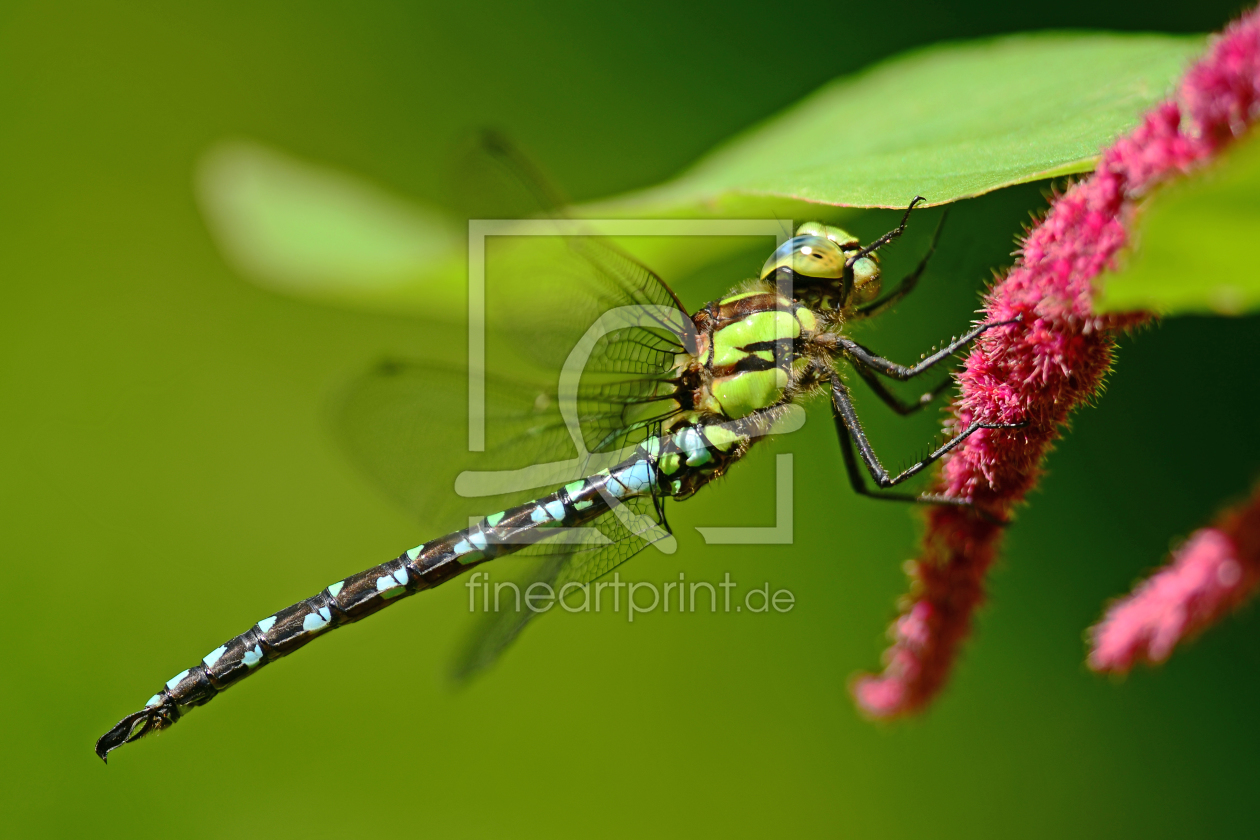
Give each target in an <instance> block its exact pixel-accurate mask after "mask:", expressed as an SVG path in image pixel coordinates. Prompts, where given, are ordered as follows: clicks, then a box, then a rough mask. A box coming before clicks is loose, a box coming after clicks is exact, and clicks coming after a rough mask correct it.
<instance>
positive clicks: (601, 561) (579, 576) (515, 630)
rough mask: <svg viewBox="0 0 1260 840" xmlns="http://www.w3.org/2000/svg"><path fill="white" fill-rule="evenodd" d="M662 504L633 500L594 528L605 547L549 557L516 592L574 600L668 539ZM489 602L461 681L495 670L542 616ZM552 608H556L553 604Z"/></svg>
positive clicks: (459, 661) (460, 666) (467, 647)
mask: <svg viewBox="0 0 1260 840" xmlns="http://www.w3.org/2000/svg"><path fill="white" fill-rule="evenodd" d="M659 502H660V500H659V499H650V498H640V499H631V500H628V501H627V502H625V504H623V505H622V506H621V509H620V510H615V511H612V512H610V513H608V514H606V515H604V516H603V517H601V518H600V519H598V520H596V522H595V529H596V530H597V531H598V532H599V533H600V534H602V535H603V536H604V537H605V538H606V539H607V542H606V543H605V544H604V545H602V546H598V547H588V548H586V549H585V550H575V551H570V552H567V553H562V554H558V555H551V556H547V557H545V558H544V559H542V560H541V561H539V562H536V563H534V564H532V565H531V566H530V567H529V568H528V569H527V570H526V571H525V573H524V574H522V575H519V576H518V577H517V579H516V580H514V581H513V583H514V584H515V585H516V587H517V591H519V592H522V593H524V592H526V591H528V589H529V587H530V586H532V585H534V584H538V583H541V584H546V585H547V586H548V587H550V591H551V592H554V593H556V595H557V596H559V597H561V598H564V597H565V596H575V595H576V594H577V593H576V591H575V590H576V588H577V587H581V586H584V585H585V584H589V583H590V582H592V581H594V580H597V579H598V578H601V577H603V576H604V575H606V574H608V573H609V572H611V571H612V570H613V569H615V568H617V567H618V566H620V565H621V564H622V563H624V562H626V561H627V560H629V559H630V558H631V557H633V556H634V555H636V554H638V553H639V552H640V551H642V550H643V549H644V548H646V547H647V546H649V545H651V544H652V543H654V542H657V541H659V540H663V539H665V538H667V537H669V528H668V526H667V525H666V524H665V523H664V519H663V517H660V516H659ZM539 591H542V592H545V591H547V590H539ZM585 596H586V597H589V592H587V593H585ZM490 603H491V605H492V610H488V611H487V612H486V613H485V614H484V615H483V616H482V617H481V619H480V620H479V621H478V623H477V626H476V627H474V628H473V630H472V632H471V633H469V635H468V639H467V642H466V643H465V644H464V646H463V647H462V648H461V649H460V651H459V652H458V654H457V655H456V657H455V660H454V662H453V665H452V668H451V675H452V676H453V677H454V678H455V679H456V680H457V681H459V682H466V681H468V680H471V679H473V678H474V677H476V676H477V675H478V674H480V673H481V672H482V671H484V670H486V669H487V668H489V667H490V666H492V665H493V664H494V663H495V662H496V661H497V660H498V658H499V656H500V655H502V653H503V651H504V650H506V649H507V648H508V646H509V645H511V643H512V642H513V641H515V639H516V637H517V636H518V635H519V634H520V632H521V631H522V630H524V629H525V627H526V625H528V624H529V622H530V621H532V620H533V619H535V618H537V617H538V616H539V615H541V614H542V613H540V612H536V611H535V610H533V609H531V608H530V607H529V606H528V604H526V602H525V601H524V600H523V599H522V600H521V601H520V602H519V603H518V601H517V599H516V598H515V596H513V597H511V598H510V599H508V600H498V599H497V598H496V599H494V600H492V601H491V602H490ZM551 609H555V605H554V604H553V606H552V607H551ZM548 611H550V610H548Z"/></svg>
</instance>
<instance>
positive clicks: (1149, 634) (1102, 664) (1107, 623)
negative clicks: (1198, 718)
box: [1089, 489, 1260, 672]
mask: <svg viewBox="0 0 1260 840" xmlns="http://www.w3.org/2000/svg"><path fill="white" fill-rule="evenodd" d="M1258 585H1260V489H1257V491H1256V493H1255V495H1253V496H1252V498H1251V500H1250V501H1249V502H1247V503H1246V504H1245V505H1242V506H1240V507H1238V508H1235V509H1234V510H1231V511H1230V512H1228V513H1226V514H1225V515H1224V516H1222V517H1220V518H1219V519H1218V520H1217V521H1216V522H1215V523H1214V524H1213V525H1212V526H1211V527H1208V528H1203V529H1200V530H1198V531H1195V532H1194V533H1193V534H1191V535H1190V539H1188V540H1187V541H1186V543H1185V544H1184V545H1182V546H1181V548H1179V549H1177V550H1176V551H1175V552H1173V556H1172V560H1171V562H1170V563H1169V564H1168V565H1167V566H1165V567H1164V568H1163V569H1161V570H1160V571H1158V572H1156V573H1155V574H1154V575H1152V576H1151V577H1150V578H1149V579H1147V580H1146V581H1145V582H1143V583H1141V584H1140V585H1139V586H1138V587H1137V588H1136V589H1135V590H1134V591H1133V594H1131V595H1129V596H1128V597H1127V598H1125V599H1124V600H1122V601H1120V602H1118V603H1117V604H1115V605H1114V606H1112V607H1111V609H1109V610H1108V611H1107V614H1106V616H1104V617H1103V620H1102V621H1100V622H1099V623H1098V624H1097V625H1095V626H1094V627H1093V629H1091V630H1090V640H1091V649H1090V653H1089V667H1091V668H1093V669H1094V670H1095V671H1114V672H1124V671H1127V670H1129V668H1130V667H1132V666H1133V664H1134V663H1135V662H1152V663H1154V662H1163V661H1164V660H1165V659H1167V658H1168V655H1169V654H1171V653H1172V651H1173V648H1174V647H1175V646H1176V645H1177V643H1178V642H1181V641H1184V640H1186V639H1189V638H1191V637H1193V636H1195V635H1197V634H1198V633H1199V632H1201V631H1202V630H1204V629H1205V628H1207V627H1210V626H1212V625H1213V624H1215V623H1216V622H1217V621H1219V620H1220V619H1221V618H1222V617H1223V616H1225V615H1227V614H1229V613H1230V612H1232V611H1233V610H1235V609H1237V608H1238V607H1239V606H1240V605H1241V604H1243V603H1244V602H1245V601H1247V600H1248V598H1249V597H1250V596H1252V595H1253V594H1255V591H1256V588H1257V586H1258Z"/></svg>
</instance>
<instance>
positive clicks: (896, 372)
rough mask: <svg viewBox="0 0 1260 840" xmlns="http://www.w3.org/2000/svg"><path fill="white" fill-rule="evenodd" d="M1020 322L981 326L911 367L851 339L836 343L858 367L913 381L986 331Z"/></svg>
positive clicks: (1015, 319) (1012, 320)
mask: <svg viewBox="0 0 1260 840" xmlns="http://www.w3.org/2000/svg"><path fill="white" fill-rule="evenodd" d="M1020 320H1021V319H1019V318H1013V319H1011V320H1010V321H998V322H997V323H994V324H981V325H980V326H978V327H976V328H975V329H973V330H971V331H970V332H968V333H966V334H964V335H962V336H960V337H959V338H956V339H954V340H953V341H951V342H950V343H949V344H947V345H945V346H944V347H942V348H941V349H940V350H937V351H936V352H935V353H933V354H932V355H930V356H928V357H927V358H926V359H924V360H923V361H921V362H919V363H918V364H915V365H909V366H907V365H899V364H897V363H896V362H890V361H888V360H887V359H885V358H884V357H883V356H877V355H875V354H874V353H872V352H871V351H870V350H867V349H866V348H865V347H863V346H862V345H861V344H858V343H857V342H856V341H854V340H853V339H851V338H846V337H845V336H837V339H836V341H837V344H838V345H839V347H840V349H841V351H842V352H843V353H844V354H845V355H846V356H848V357H849V358H850V359H852V360H853V361H854V362H856V363H857V364H858V365H861V366H863V367H867V368H870V369H871V370H873V371H875V372H876V373H879V374H882V375H884V376H887V377H889V378H891V379H900V380H903V381H904V380H906V379H913V378H914V377H916V376H918V375H919V374H920V373H923V371H925V370H927V369H928V368H930V367H932V366H933V365H935V364H936V363H938V362H940V361H942V360H943V359H948V358H949V357H950V356H952V355H954V353H956V352H958V350H959V349H960V348H962V347H964V346H965V345H967V344H968V343H969V342H971V341H972V340H973V339H974V338H975V337H976V336H978V335H980V334H981V333H983V332H985V331H986V330H991V329H993V328H994V327H1004V326H1007V325H1008V324H1018V323H1019V322H1020Z"/></svg>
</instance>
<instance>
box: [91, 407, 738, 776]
mask: <svg viewBox="0 0 1260 840" xmlns="http://www.w3.org/2000/svg"><path fill="white" fill-rule="evenodd" d="M740 429H741V430H742V425H741V426H740ZM746 443H747V437H746V436H745V435H743V434H742V432H740V431H732V430H731V429H729V428H726V427H725V426H710V427H703V426H694V427H691V426H688V427H684V428H682V429H679V430H676V431H675V432H674V433H672V434H671V435H670V436H667V437H650V438H648V439H647V440H645V441H644V442H643V443H642V444H640V445H639V447H638V450H637V451H636V453H635V454H634V456H632V457H631V458H629V459H627V460H625V461H623V462H621V463H620V464H618V465H617V466H616V467H613V468H612V469H610V470H604V471H602V472H600V473H597V474H596V475H593V476H589V477H587V478H584V479H581V480H579V481H574V482H572V483H570V484H566V485H565V486H564V487H562V488H561V489H560V490H557V491H556V492H554V493H552V494H550V495H548V496H543V497H541V498H539V499H536V500H534V501H531V502H527V503H525V504H523V505H520V506H518V507H514V508H511V509H509V510H506V511H503V512H501V513H496V514H492V515H490V516H487V517H486V518H484V519H482V520H481V521H480V522H478V523H477V524H476V525H473V526H472V527H469V528H466V529H465V530H463V531H456V532H455V533H453V534H448V535H447V536H445V537H442V538H441V539H439V540H436V541H433V542H428V543H425V544H423V545H419V546H416V547H415V548H412V549H410V550H408V551H406V552H404V553H403V554H401V555H399V556H398V557H396V558H395V559H393V560H391V561H389V562H388V563H382V564H381V565H379V566H374V567H372V568H370V569H367V570H366V571H362V572H359V573H358V574H355V575H351V576H350V577H347V578H345V579H343V580H339V581H337V582H336V583H334V584H332V585H330V586H328V587H326V588H325V589H324V590H323V591H321V592H320V593H319V594H317V595H315V596H313V597H310V598H307V599H305V600H302V601H299V602H297V603H296V604H293V605H292V606H290V607H286V608H285V609H283V610H281V611H279V612H277V613H276V614H275V615H271V616H268V617H267V618H264V619H263V620H262V621H260V622H258V623H257V624H255V625H254V626H253V627H251V628H250V629H249V630H247V631H245V632H244V633H242V634H240V635H239V636H236V637H235V638H233V639H231V640H229V641H228V642H226V643H225V644H223V645H220V646H219V647H217V648H215V649H214V650H212V651H210V653H208V654H206V656H205V657H204V658H202V660H201V662H200V663H199V664H198V665H195V666H193V667H192V668H189V669H187V670H185V671H181V672H180V673H178V674H176V675H175V676H174V677H171V678H170V679H169V680H167V681H166V685H165V686H164V687H163V688H162V690H161V691H159V692H158V693H157V694H155V695H153V697H151V698H150V699H149V701H148V703H146V704H145V707H144V708H143V709H141V710H140V711H138V712H135V713H133V714H130V715H128V716H127V717H125V718H123V719H122V720H121V721H119V722H118V724H117V725H115V726H114V727H113V728H112V729H110V731H109V732H107V733H105V735H103V736H102V737H101V738H100V740H98V741H97V743H96V754H97V755H99V756H100V757H101V759H102V760H105V759H106V758H107V756H108V755H109V753H110V752H111V751H113V750H115V749H117V748H118V747H120V746H122V745H123V744H126V743H130V742H131V741H135V740H137V739H139V738H141V737H143V736H144V735H147V734H148V733H150V732H155V731H158V730H161V729H165V728H167V727H169V726H171V725H172V724H174V723H175V721H177V720H179V719H180V718H181V717H183V716H184V715H185V714H187V713H188V711H189V710H190V709H192V708H195V707H197V706H202V705H205V704H206V703H209V702H210V701H211V700H213V699H214V698H215V697H216V696H217V695H218V694H219V693H220V692H222V691H224V690H225V689H227V688H228V687H229V686H231V685H234V684H235V683H237V682H239V681H240V680H242V679H244V678H245V677H247V676H249V675H250V674H252V673H254V672H255V671H257V670H259V669H260V668H262V667H263V666H264V665H266V664H268V663H269V662H273V661H275V660H276V659H279V658H280V657H282V656H287V655H288V654H290V653H292V652H293V651H295V650H297V649H298V648H300V647H302V646H303V645H306V644H308V643H309V642H312V641H314V640H315V639H317V638H319V637H320V636H322V635H324V634H325V633H327V632H328V631H329V630H333V629H335V628H337V627H341V626H342V625H345V624H350V623H352V622H355V621H358V620H360V619H362V618H366V617H367V616H369V615H372V614H373V613H375V612H378V611H379V610H382V609H384V608H385V607H387V606H389V605H390V604H393V603H395V602H396V601H400V600H402V599H403V598H405V597H407V596H408V595H413V594H415V593H416V592H420V591H421V590H424V589H432V588H433V587H435V586H438V585H439V584H442V583H445V582H446V581H448V580H450V579H451V578H453V577H456V576H457V575H459V574H461V573H462V572H464V571H467V570H468V569H470V568H472V567H473V566H477V565H480V564H481V563H485V562H487V561H489V560H493V559H495V558H497V557H502V556H505V555H508V554H512V553H514V552H516V551H519V550H520V549H521V548H524V547H525V546H527V545H531V544H533V543H536V542H539V541H542V540H546V539H548V538H551V537H554V536H557V535H559V534H561V533H563V531H562V529H563V528H572V527H577V526H581V525H585V524H588V523H590V522H591V521H592V520H594V519H596V518H597V517H599V516H602V515H604V514H605V513H608V511H609V510H610V506H611V505H614V504H617V503H618V502H620V501H623V500H625V499H630V498H633V497H636V496H644V495H650V494H652V493H658V494H661V495H688V494H690V493H692V492H694V491H695V490H696V489H697V488H698V487H700V486H701V485H703V484H704V483H706V482H707V481H708V480H709V479H710V478H712V476H713V475H715V474H719V473H720V472H721V471H723V470H725V468H726V467H727V466H728V465H729V464H730V463H731V461H732V460H734V458H736V457H738V454H739V453H741V452H742V446H743V445H744V444H746Z"/></svg>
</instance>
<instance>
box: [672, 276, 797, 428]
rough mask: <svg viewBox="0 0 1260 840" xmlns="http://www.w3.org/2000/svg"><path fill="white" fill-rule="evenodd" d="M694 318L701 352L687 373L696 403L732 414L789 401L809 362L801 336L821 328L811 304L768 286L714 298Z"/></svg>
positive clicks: (705, 411)
mask: <svg viewBox="0 0 1260 840" xmlns="http://www.w3.org/2000/svg"><path fill="white" fill-rule="evenodd" d="M693 320H694V322H695V325H696V330H697V333H698V341H697V353H696V356H695V358H694V361H693V363H692V365H691V369H690V371H689V373H685V374H684V381H689V382H690V383H691V385H692V387H691V389H690V392H691V400H690V401H691V404H692V408H693V410H695V411H696V412H698V413H699V414H701V415H708V416H719V417H725V418H729V419H732V420H734V419H738V418H740V417H746V416H748V415H749V414H752V413H753V412H755V411H759V410H761V409H764V408H769V407H771V406H774V405H778V404H779V403H782V402H783V401H784V399H785V395H786V394H787V393H788V392H789V390H790V389H791V387H792V385H793V383H794V381H795V379H796V378H797V375H798V374H799V373H800V372H801V370H802V369H803V368H804V367H805V366H806V365H808V363H809V360H808V358H806V357H804V356H803V355H802V354H801V352H800V344H801V343H800V339H801V337H802V335H803V334H806V333H814V332H815V331H816V330H817V329H818V318H817V316H816V315H815V314H814V313H813V312H812V311H811V310H810V309H809V308H808V307H806V306H803V305H801V304H800V303H798V302H796V301H793V300H791V299H789V298H786V297H783V296H782V295H779V294H777V293H775V292H771V291H768V290H767V291H750V292H742V293H738V294H733V295H731V296H729V297H726V298H723V299H721V300H717V301H713V302H712V303H710V304H709V305H707V306H706V307H704V308H703V309H701V310H700V311H699V312H697V313H696V314H695V316H693Z"/></svg>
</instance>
